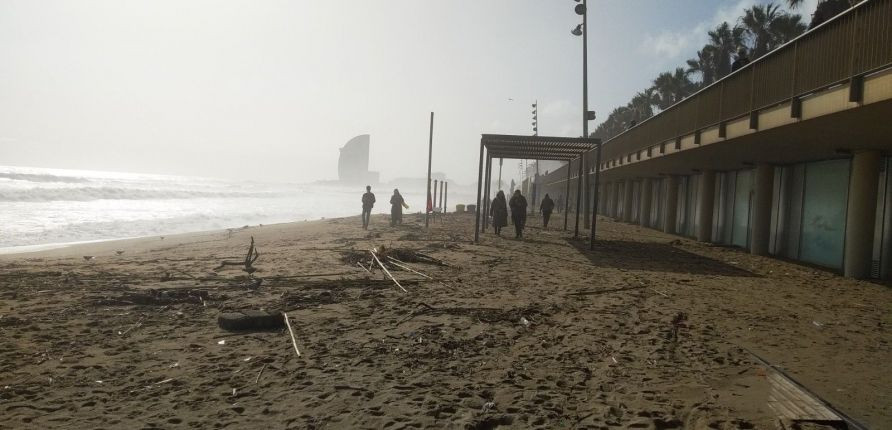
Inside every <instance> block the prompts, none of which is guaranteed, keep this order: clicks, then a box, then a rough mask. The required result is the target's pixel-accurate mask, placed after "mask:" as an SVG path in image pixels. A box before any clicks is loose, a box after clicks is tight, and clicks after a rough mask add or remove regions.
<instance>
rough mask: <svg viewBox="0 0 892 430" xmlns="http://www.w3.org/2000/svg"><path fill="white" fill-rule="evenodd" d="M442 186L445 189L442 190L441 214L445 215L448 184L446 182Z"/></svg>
mask: <svg viewBox="0 0 892 430" xmlns="http://www.w3.org/2000/svg"><path fill="white" fill-rule="evenodd" d="M444 186H445V189H444V190H443V213H444V214H445V213H446V208H447V206H446V200H447V199H448V198H449V182H447V183H446V184H445V185H444Z"/></svg>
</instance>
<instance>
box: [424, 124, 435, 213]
mask: <svg viewBox="0 0 892 430" xmlns="http://www.w3.org/2000/svg"><path fill="white" fill-rule="evenodd" d="M433 155H434V113H433V112H431V132H430V141H429V143H428V147H427V193H426V194H425V196H424V197H425V198H426V199H428V198H430V196H431V160H432V157H433ZM430 216H431V213H430V211H428V210H427V202H426V201H425V203H424V227H425V228H426V227H427V226H428V225H429V224H428V223H429V222H430Z"/></svg>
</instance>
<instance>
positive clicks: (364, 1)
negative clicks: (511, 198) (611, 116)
mask: <svg viewBox="0 0 892 430" xmlns="http://www.w3.org/2000/svg"><path fill="white" fill-rule="evenodd" d="M815 1H816V0H812V1H811V2H807V5H806V6H805V7H804V8H803V9H801V10H800V12H802V13H803V15H805V16H807V15H808V14H809V13H810V12H811V11H812V10H813V9H814V6H813V5H814V3H815ZM754 3H763V2H757V1H756V0H724V1H707V0H673V1H664V0H613V1H606V0H604V1H594V0H592V1H590V2H589V20H590V25H589V27H590V29H589V100H590V102H589V103H590V106H591V109H593V110H595V111H596V112H597V114H598V118H599V119H598V120H597V121H594V122H593V123H591V130H594V126H595V125H597V123H598V122H600V121H601V120H603V119H604V118H605V117H606V115H607V113H609V111H610V110H611V109H613V108H614V107H616V106H617V105H620V104H624V103H626V102H627V101H628V100H629V98H630V97H631V96H632V95H633V94H634V93H635V92H636V91H639V90H641V89H643V88H645V87H646V86H648V85H649V83H650V81H651V80H652V79H653V78H654V77H655V76H656V75H657V74H658V73H659V72H661V71H664V70H668V69H670V68H674V67H676V66H680V65H683V64H684V60H685V59H687V58H690V57H692V56H693V55H694V53H695V51H696V50H697V49H698V48H699V47H701V46H702V44H703V43H704V42H705V38H706V30H707V29H709V28H711V27H714V25H715V24H717V23H719V22H721V21H722V20H726V19H728V20H733V19H735V18H736V17H737V16H739V15H740V14H741V11H742V10H743V8H744V7H746V6H749V5H751V4H754ZM574 5H575V3H574V2H573V1H572V0H498V1H497V0H440V1H434V0H411V1H410V0H377V1H373V0H338V1H323V0H305V1H297V0H295V1H259V0H251V1H221V0H208V1H186V0H176V1H158V0H152V1H148V0H147V1H122V0H109V1H33V0H3V1H0V165H20V166H39V167H56V168H75V169H97V170H117V171H134V172H146V173H165V174H183V175H199V176H215V177H224V178H254V179H258V180H285V181H310V180H316V179H333V178H335V177H336V175H337V173H336V166H337V156H338V148H339V147H340V146H342V145H343V144H344V143H345V142H346V141H347V140H348V139H350V138H351V137H353V136H355V135H358V134H363V133H369V134H371V136H372V147H371V168H372V170H378V171H381V173H382V179H390V178H393V177H398V176H419V177H421V176H424V175H425V171H426V167H427V164H426V163H427V141H428V119H429V116H430V112H431V111H434V112H436V114H435V115H436V118H435V123H434V170H435V171H443V172H445V173H446V174H447V175H448V176H450V177H452V178H454V179H455V180H457V181H460V182H465V183H470V182H472V181H474V180H476V168H477V154H478V152H477V151H478V147H479V139H480V134H481V133H516V134H530V133H531V131H530V121H531V119H530V103H532V102H533V100H534V99H538V100H539V103H540V123H541V124H540V128H539V131H540V134H548V135H558V136H579V135H581V133H582V121H581V116H582V113H581V110H582V107H581V106H582V94H581V93H582V90H581V86H582V58H581V57H582V55H581V54H582V52H581V51H582V39H581V38H580V37H575V36H572V35H571V34H570V30H571V29H572V28H573V27H574V26H575V25H576V24H577V23H579V22H580V21H581V20H580V17H578V16H577V15H575V14H574V12H573V6H574ZM510 99H513V101H511V100H510ZM506 165H507V164H506ZM515 170H516V169H515Z"/></svg>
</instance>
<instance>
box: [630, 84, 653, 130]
mask: <svg viewBox="0 0 892 430" xmlns="http://www.w3.org/2000/svg"><path fill="white" fill-rule="evenodd" d="M657 102H658V99H657V97H656V95H655V94H654V90H653V88H648V89H646V90H644V91H639V92H638V94H635V96H634V97H632V100H631V101H629V104H628V105H627V107H628V108H629V109H631V110H632V114H633V116H634V117H633V118H632V119H633V120H634V121H635V122H636V123H638V122H641V121H644V120H646V119H648V118H650V117H652V116H654V105H656V104H657Z"/></svg>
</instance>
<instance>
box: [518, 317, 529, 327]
mask: <svg viewBox="0 0 892 430" xmlns="http://www.w3.org/2000/svg"><path fill="white" fill-rule="evenodd" d="M520 323H521V324H523V326H524V327H529V326H530V320H528V319H526V318H524V317H520Z"/></svg>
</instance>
